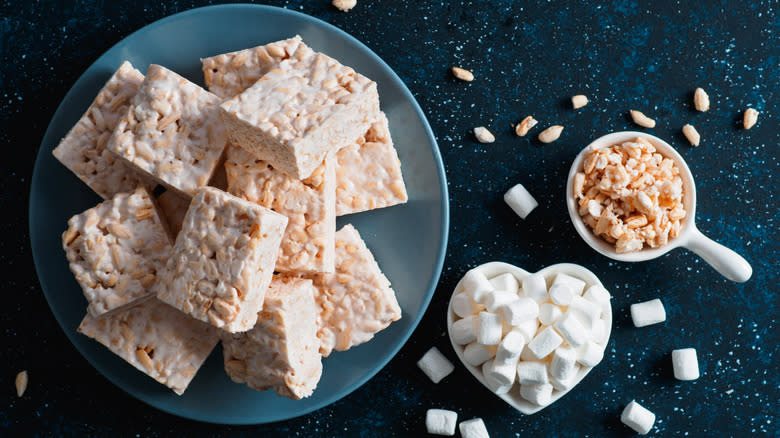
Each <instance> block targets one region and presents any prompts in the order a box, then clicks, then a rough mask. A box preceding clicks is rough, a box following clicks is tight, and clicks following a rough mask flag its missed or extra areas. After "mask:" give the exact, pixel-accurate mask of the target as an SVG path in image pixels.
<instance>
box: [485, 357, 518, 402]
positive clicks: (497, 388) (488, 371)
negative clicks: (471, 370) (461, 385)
mask: <svg viewBox="0 0 780 438" xmlns="http://www.w3.org/2000/svg"><path fill="white" fill-rule="evenodd" d="M493 366H495V361H492V360H489V361H487V362H485V363H483V364H482V376H483V377H484V380H485V384H486V385H487V387H488V389H490V390H491V391H493V392H494V393H496V394H506V393H507V392H509V390H510V389H511V388H512V385H501V382H499V381H497V380H495V379H494V378H493Z"/></svg>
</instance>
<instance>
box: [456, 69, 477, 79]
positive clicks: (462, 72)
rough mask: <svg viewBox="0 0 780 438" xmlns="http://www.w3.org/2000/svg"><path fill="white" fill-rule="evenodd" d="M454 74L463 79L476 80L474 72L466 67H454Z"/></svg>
mask: <svg viewBox="0 0 780 438" xmlns="http://www.w3.org/2000/svg"><path fill="white" fill-rule="evenodd" d="M452 75H453V76H455V77H456V78H458V79H460V80H461V81H466V82H471V81H473V80H474V73H472V72H470V71H468V70H466V69H465V68H460V67H452Z"/></svg>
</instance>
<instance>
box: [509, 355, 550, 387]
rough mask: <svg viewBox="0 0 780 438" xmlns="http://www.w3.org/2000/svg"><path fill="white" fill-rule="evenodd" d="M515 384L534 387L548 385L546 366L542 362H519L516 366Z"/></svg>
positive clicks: (548, 378)
mask: <svg viewBox="0 0 780 438" xmlns="http://www.w3.org/2000/svg"><path fill="white" fill-rule="evenodd" d="M516 369H517V383H519V384H521V385H526V384H530V385H536V384H542V383H549V382H550V377H549V376H548V375H547V365H546V364H545V363H544V362H532V361H525V360H523V361H520V362H519V363H518V364H517V368H516Z"/></svg>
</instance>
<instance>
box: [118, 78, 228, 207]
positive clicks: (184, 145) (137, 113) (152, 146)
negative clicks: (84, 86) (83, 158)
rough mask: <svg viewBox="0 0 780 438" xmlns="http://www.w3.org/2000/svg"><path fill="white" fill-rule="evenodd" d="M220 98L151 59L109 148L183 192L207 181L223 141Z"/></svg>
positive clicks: (225, 135) (224, 141)
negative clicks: (144, 76) (153, 62)
mask: <svg viewBox="0 0 780 438" xmlns="http://www.w3.org/2000/svg"><path fill="white" fill-rule="evenodd" d="M220 101H221V100H220V98H219V97H217V96H215V95H213V94H211V93H209V92H208V91H206V90H204V89H202V88H200V87H199V86H197V85H195V84H193V83H192V82H190V81H188V80H186V79H184V78H183V77H181V76H179V75H178V74H176V73H174V72H172V71H170V70H168V69H166V68H165V67H162V66H159V65H154V64H152V65H151V66H150V67H149V70H147V72H146V78H145V79H144V82H143V84H142V85H141V87H140V88H139V89H138V94H136V95H135V97H134V98H133V102H132V105H130V108H129V109H128V111H127V113H126V115H125V117H123V118H122V120H120V121H119V124H118V125H117V127H116V130H115V131H114V134H113V135H112V136H111V139H110V140H109V142H108V146H107V147H108V150H110V151H111V152H113V153H114V154H116V155H117V156H118V157H120V158H122V159H124V160H126V161H127V162H128V163H130V164H132V165H133V166H135V167H136V168H137V169H139V170H141V171H143V172H145V173H146V174H148V175H149V176H151V177H153V178H155V179H157V180H158V181H160V182H161V183H162V184H165V185H166V186H167V187H169V188H172V189H175V190H178V191H179V192H181V193H183V194H185V195H186V196H193V195H195V193H196V192H197V191H198V188H200V187H204V186H206V185H207V184H208V182H209V179H210V178H211V175H212V173H213V172H214V169H215V167H216V166H217V163H218V162H219V159H220V157H221V155H222V152H223V150H224V149H225V145H226V143H227V132H226V130H225V127H224V124H223V123H222V121H221V120H220V116H219V103H220Z"/></svg>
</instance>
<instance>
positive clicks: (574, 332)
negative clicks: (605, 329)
mask: <svg viewBox="0 0 780 438" xmlns="http://www.w3.org/2000/svg"><path fill="white" fill-rule="evenodd" d="M554 327H555V329H556V330H558V332H559V333H560V334H561V335H562V336H563V338H564V339H566V342H568V343H569V345H571V346H572V347H574V348H579V347H580V345H582V344H584V343H585V342H586V341H587V340H588V334H589V333H590V332H589V331H588V330H587V329H586V328H585V327H584V326H583V325H582V323H581V322H580V321H579V320H578V319H577V317H576V316H574V314H573V313H572V312H566V313H564V314H563V316H561V318H560V319H559V320H558V321H556V323H555V326H554Z"/></svg>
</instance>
